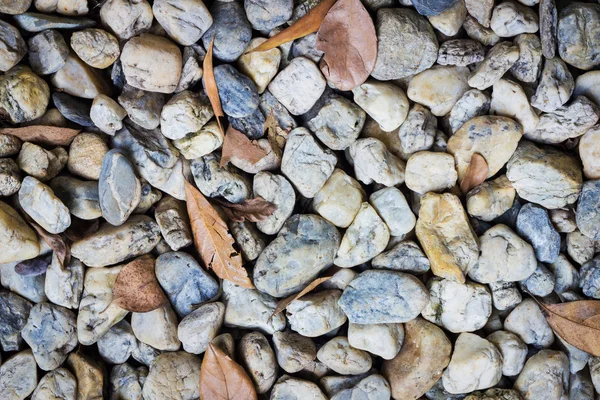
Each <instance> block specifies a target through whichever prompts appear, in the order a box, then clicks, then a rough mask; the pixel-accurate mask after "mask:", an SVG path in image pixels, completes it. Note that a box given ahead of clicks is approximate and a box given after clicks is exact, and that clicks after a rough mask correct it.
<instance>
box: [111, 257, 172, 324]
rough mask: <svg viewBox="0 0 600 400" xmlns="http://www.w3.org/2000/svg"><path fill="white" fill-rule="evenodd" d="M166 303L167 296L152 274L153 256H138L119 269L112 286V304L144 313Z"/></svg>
mask: <svg viewBox="0 0 600 400" xmlns="http://www.w3.org/2000/svg"><path fill="white" fill-rule="evenodd" d="M166 303H167V297H166V296H165V294H164V293H163V291H162V289H161V287H160V285H159V283H158V280H157V279H156V275H155V274H154V258H152V257H151V256H149V255H145V256H142V257H138V258H136V259H135V260H133V261H131V262H130V263H128V264H126V265H125V266H124V267H123V269H121V272H119V275H118V276H117V280H116V282H115V286H114V288H113V301H112V304H115V305H117V306H119V307H121V308H124V309H125V310H127V311H131V312H138V313H145V312H149V311H152V310H156V309H157V308H160V307H162V306H163V305H164V304H166Z"/></svg>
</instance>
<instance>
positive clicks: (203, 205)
mask: <svg viewBox="0 0 600 400" xmlns="http://www.w3.org/2000/svg"><path fill="white" fill-rule="evenodd" d="M184 185H185V199H186V204H187V211H188V215H189V216H190V224H191V226H192V232H193V234H194V246H196V250H198V253H200V257H202V260H203V261H204V264H205V265H206V267H207V268H211V269H212V270H213V271H215V274H217V276H218V277H219V278H221V279H225V280H228V281H231V282H233V283H235V284H236V285H239V286H242V287H245V288H254V285H252V282H250V279H249V278H248V272H247V271H246V269H244V267H243V266H242V256H241V255H240V254H239V253H238V252H237V251H235V249H234V248H233V244H234V243H235V241H234V240H233V237H232V236H231V233H229V229H228V228H227V224H225V221H223V219H221V217H220V216H219V214H218V213H217V211H216V210H215V209H214V208H213V206H211V205H210V203H209V202H208V200H206V198H205V197H204V196H203V195H202V193H200V191H198V189H196V188H195V187H194V186H192V184H191V183H189V182H187V181H184Z"/></svg>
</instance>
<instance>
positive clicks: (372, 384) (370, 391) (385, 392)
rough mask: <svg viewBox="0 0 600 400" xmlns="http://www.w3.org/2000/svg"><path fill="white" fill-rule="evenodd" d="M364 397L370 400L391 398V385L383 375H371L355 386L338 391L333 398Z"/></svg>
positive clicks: (333, 399)
mask: <svg viewBox="0 0 600 400" xmlns="http://www.w3.org/2000/svg"><path fill="white" fill-rule="evenodd" d="M361 397H364V398H365V399H368V400H386V399H389V398H390V385H389V384H388V382H387V381H386V380H385V378H384V377H382V376H381V375H376V374H373V375H370V376H368V377H366V378H364V379H363V380H361V381H360V382H359V383H357V384H356V385H355V386H354V387H352V388H348V389H344V390H341V391H339V392H338V393H336V394H335V395H334V396H333V397H331V400H347V399H353V398H361Z"/></svg>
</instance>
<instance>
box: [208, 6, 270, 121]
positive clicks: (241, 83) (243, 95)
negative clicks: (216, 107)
mask: <svg viewBox="0 0 600 400" xmlns="http://www.w3.org/2000/svg"><path fill="white" fill-rule="evenodd" d="M227 4H237V3H235V2H232V3H227ZM214 73H215V81H216V82H217V88H218V89H219V96H221V104H222V106H223V112H224V113H225V114H227V115H228V116H230V117H233V118H243V117H247V116H249V115H251V114H253V113H254V112H255V111H256V109H257V108H258V104H259V101H260V100H259V97H258V92H257V90H256V86H255V85H254V83H253V82H252V81H251V80H250V78H248V77H247V76H245V75H242V74H241V73H239V72H238V71H237V70H236V69H235V68H234V67H232V66H231V65H229V64H222V65H219V66H217V67H215V70H214Z"/></svg>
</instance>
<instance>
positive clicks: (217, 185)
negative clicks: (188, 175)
mask: <svg viewBox="0 0 600 400" xmlns="http://www.w3.org/2000/svg"><path fill="white" fill-rule="evenodd" d="M219 161H220V160H219V158H217V156H216V155H215V154H207V155H205V156H203V157H200V158H197V159H195V160H194V161H192V163H191V165H190V167H191V170H192V175H193V176H194V182H195V183H196V186H197V187H198V189H200V191H201V192H202V194H204V195H205V196H208V197H217V196H221V197H223V198H225V200H227V201H230V202H232V203H241V202H243V201H244V200H246V199H247V198H249V197H250V195H251V192H252V190H251V188H250V182H248V179H247V178H246V177H245V176H243V175H241V173H240V172H238V170H237V168H235V167H234V166H232V165H226V166H224V167H222V168H221V167H220V166H219Z"/></svg>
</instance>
